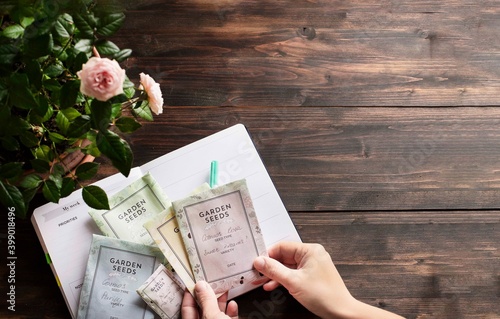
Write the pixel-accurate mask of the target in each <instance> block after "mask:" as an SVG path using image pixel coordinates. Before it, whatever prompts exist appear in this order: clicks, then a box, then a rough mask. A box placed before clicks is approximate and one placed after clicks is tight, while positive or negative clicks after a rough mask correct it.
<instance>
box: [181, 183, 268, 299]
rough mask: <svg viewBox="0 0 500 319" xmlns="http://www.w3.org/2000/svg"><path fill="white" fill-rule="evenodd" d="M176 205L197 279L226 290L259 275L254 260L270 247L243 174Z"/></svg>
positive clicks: (215, 288) (216, 290)
mask: <svg viewBox="0 0 500 319" xmlns="http://www.w3.org/2000/svg"><path fill="white" fill-rule="evenodd" d="M172 205H173V208H174V211H175V214H176V218H177V222H178V224H179V230H180V232H181V235H182V239H183V241H184V245H185V247H186V251H187V254H188V258H189V261H190V265H191V269H192V270H193V274H194V277H195V281H200V280H204V281H206V282H208V283H209V284H210V285H211V286H212V288H213V289H214V291H215V293H223V292H226V291H228V290H230V289H232V288H235V287H238V286H240V285H243V284H244V283H246V282H252V281H255V280H257V279H259V278H260V276H259V273H258V272H257V271H256V270H255V269H254V268H253V260H254V259H255V258H256V257H257V256H260V255H267V251H266V246H265V244H264V238H263V236H262V232H261V229H260V226H259V222H258V220H257V216H256V214H255V209H254V206H253V203H252V198H251V196H250V193H249V190H248V187H247V184H246V181H245V180H244V179H243V180H238V181H235V182H232V183H229V184H225V185H222V186H219V187H217V188H213V189H210V190H208V191H206V192H203V193H199V194H194V195H191V196H189V197H187V198H185V199H181V200H178V201H174V202H173V203H172Z"/></svg>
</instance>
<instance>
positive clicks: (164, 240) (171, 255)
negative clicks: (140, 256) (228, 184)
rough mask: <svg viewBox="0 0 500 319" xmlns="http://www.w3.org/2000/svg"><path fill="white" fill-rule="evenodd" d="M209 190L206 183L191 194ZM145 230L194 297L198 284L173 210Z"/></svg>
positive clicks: (150, 222) (161, 214)
mask: <svg viewBox="0 0 500 319" xmlns="http://www.w3.org/2000/svg"><path fill="white" fill-rule="evenodd" d="M209 189H210V186H209V185H208V184H206V183H205V184H202V185H201V186H199V187H197V188H196V189H195V190H193V191H192V192H191V194H197V193H201V192H204V191H207V190H209ZM144 228H146V229H147V231H148V232H149V234H150V235H151V237H152V238H153V240H154V243H155V244H156V245H157V246H158V247H159V248H160V250H161V251H162V253H163V255H165V257H166V258H167V260H168V261H169V263H170V265H172V267H173V268H174V269H175V273H176V274H177V275H178V276H179V277H180V279H181V280H182V282H183V283H184V285H185V286H186V288H187V289H188V290H189V291H190V292H191V294H193V295H194V286H195V284H196V282H195V278H194V274H193V271H192V270H191V266H190V264H189V257H188V255H187V252H186V249H185V247H184V242H183V240H182V237H181V234H180V231H179V226H178V224H177V219H176V217H175V212H174V211H173V209H168V210H166V211H163V212H161V213H160V214H158V215H157V216H155V217H154V218H153V219H152V220H150V221H148V222H147V223H145V224H144Z"/></svg>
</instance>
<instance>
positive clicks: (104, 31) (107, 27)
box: [97, 13, 125, 37]
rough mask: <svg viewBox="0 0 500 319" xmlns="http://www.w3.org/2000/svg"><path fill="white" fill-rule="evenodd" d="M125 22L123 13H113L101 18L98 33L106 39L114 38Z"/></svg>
mask: <svg viewBox="0 0 500 319" xmlns="http://www.w3.org/2000/svg"><path fill="white" fill-rule="evenodd" d="M124 21H125V14H123V13H111V14H108V15H106V16H104V17H101V19H100V20H99V26H98V27H97V33H98V34H99V35H102V36H105V37H109V36H112V35H113V34H114V33H115V32H116V31H118V30H119V29H120V27H121V26H122V25H123V22H124Z"/></svg>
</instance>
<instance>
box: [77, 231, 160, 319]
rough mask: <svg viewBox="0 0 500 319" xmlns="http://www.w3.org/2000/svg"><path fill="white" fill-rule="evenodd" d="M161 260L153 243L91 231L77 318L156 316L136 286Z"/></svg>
mask: <svg viewBox="0 0 500 319" xmlns="http://www.w3.org/2000/svg"><path fill="white" fill-rule="evenodd" d="M162 263H166V260H165V257H164V256H163V254H162V253H161V251H160V250H159V249H158V248H157V247H153V246H147V245H143V244H138V243H133V242H129V241H125V240H121V239H116V238H110V237H105V236H100V235H93V238H92V244H91V248H90V253H89V259H88V263H87V269H86V271H85V278H84V281H83V286H82V291H81V294H80V302H79V306H78V315H77V319H83V318H88V319H90V318H92V319H96V318H106V319H108V318H141V319H153V318H158V317H157V316H156V315H155V313H154V312H153V311H151V309H149V308H148V305H147V304H146V303H145V302H144V301H143V300H142V299H141V297H140V296H139V295H137V293H136V290H137V289H138V288H139V287H140V286H141V285H142V283H144V282H145V281H146V280H147V279H148V278H149V277H150V276H151V274H153V273H154V271H155V269H157V268H158V266H159V265H160V264H162Z"/></svg>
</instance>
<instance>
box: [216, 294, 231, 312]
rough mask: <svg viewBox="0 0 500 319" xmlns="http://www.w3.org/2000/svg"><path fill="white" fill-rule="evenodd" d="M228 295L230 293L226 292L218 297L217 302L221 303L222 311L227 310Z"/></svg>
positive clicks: (220, 308)
mask: <svg viewBox="0 0 500 319" xmlns="http://www.w3.org/2000/svg"><path fill="white" fill-rule="evenodd" d="M227 295H228V293H227V292H225V293H224V294H222V295H221V296H220V297H219V298H217V304H218V305H219V310H220V311H222V312H224V311H225V310H226V305H227Z"/></svg>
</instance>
